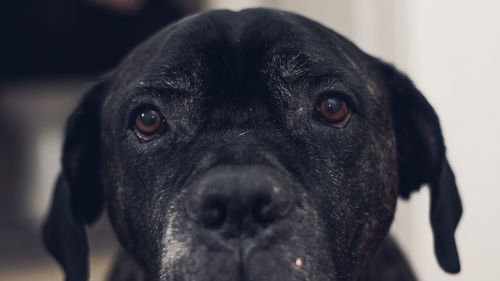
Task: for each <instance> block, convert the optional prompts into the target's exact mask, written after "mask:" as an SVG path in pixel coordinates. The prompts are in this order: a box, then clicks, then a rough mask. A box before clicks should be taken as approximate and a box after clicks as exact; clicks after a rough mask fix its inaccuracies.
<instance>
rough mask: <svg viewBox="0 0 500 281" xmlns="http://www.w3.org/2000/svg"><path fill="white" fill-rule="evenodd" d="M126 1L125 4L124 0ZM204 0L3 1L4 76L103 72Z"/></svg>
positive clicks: (0, 61) (0, 44) (0, 57)
mask: <svg viewBox="0 0 500 281" xmlns="http://www.w3.org/2000/svg"><path fill="white" fill-rule="evenodd" d="M120 1H123V3H121V4H120V3H119V2H120ZM199 2H201V1H198V0H190V1H182V0H45V1H40V0H3V1H1V2H0V38H1V39H0V77H15V76H34V75H44V76H45V75H61V74H63V75H67V74H79V73H92V72H99V71H103V70H106V69H109V68H111V67H112V66H113V65H115V64H116V63H117V62H118V61H119V60H120V59H121V58H122V57H123V56H124V55H125V54H126V53H127V52H128V51H129V50H130V49H131V48H133V47H134V46H135V45H136V44H138V43H139V42H140V41H142V40H144V39H145V38H147V37H148V36H149V35H151V34H152V33H154V32H155V31H156V30H158V29H160V28H161V27H163V26H165V25H166V24H167V23H169V22H172V21H174V20H176V19H178V18H180V17H182V16H184V15H186V14H188V13H190V12H193V11H196V10H198V7H199Z"/></svg>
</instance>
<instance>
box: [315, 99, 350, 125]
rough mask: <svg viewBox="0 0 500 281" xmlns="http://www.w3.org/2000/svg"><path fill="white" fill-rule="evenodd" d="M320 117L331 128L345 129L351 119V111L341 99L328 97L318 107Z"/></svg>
mask: <svg viewBox="0 0 500 281" xmlns="http://www.w3.org/2000/svg"><path fill="white" fill-rule="evenodd" d="M317 111H318V113H319V117H320V118H321V119H322V120H324V121H326V122H327V123H328V124H329V125H330V126H332V127H335V128H343V127H344V126H345V125H346V124H347V122H348V121H349V119H350V118H351V109H350V107H349V106H348V104H347V103H346V101H345V100H344V99H342V98H341V97H335V96H327V97H324V98H322V99H321V100H320V101H319V103H318V106H317Z"/></svg>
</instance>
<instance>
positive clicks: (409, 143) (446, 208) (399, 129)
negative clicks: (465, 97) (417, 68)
mask: <svg viewBox="0 0 500 281" xmlns="http://www.w3.org/2000/svg"><path fill="white" fill-rule="evenodd" d="M382 67H383V74H384V75H385V77H384V78H385V79H387V81H388V84H387V85H388V90H389V91H390V99H391V108H392V114H393V120H394V128H395V132H396V142H397V152H398V165H399V194H400V195H401V196H402V197H404V198H408V197H409V196H410V193H411V192H413V191H415V190H418V189H419V188H420V186H421V185H423V184H428V185H429V187H430V196H431V207H430V208H431V209H430V219H431V226H432V231H433V234H434V252H435V254H436V257H437V260H438V262H439V265H440V266H441V268H443V269H444V270H445V271H447V272H450V273H457V272H459V271H460V261H459V258H458V252H457V247H456V243H455V236H454V234H455V229H456V227H457V224H458V221H459V220H460V217H461V216H462V204H461V202H460V197H459V195H458V189H457V186H456V184H455V176H454V175H453V172H452V170H451V168H450V165H449V164H448V160H447V159H446V154H445V145H444V140H443V136H442V134H441V128H440V126H439V120H438V117H437V115H436V113H435V112H434V109H433V108H432V107H431V105H430V104H429V103H428V102H427V100H426V99H425V98H424V96H423V95H422V94H421V93H420V92H419V91H418V90H417V88H415V86H414V85H413V83H412V82H411V81H410V79H409V78H408V77H407V76H405V75H404V74H402V73H400V72H399V71H397V70H396V69H394V68H393V67H392V66H390V65H386V64H383V66H382Z"/></svg>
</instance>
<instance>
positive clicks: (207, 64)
mask: <svg viewBox="0 0 500 281" xmlns="http://www.w3.org/2000/svg"><path fill="white" fill-rule="evenodd" d="M366 64H367V59H366V57H365V55H364V53H363V52H361V51H360V50H359V49H357V48H356V47H355V46H354V45H353V44H352V43H350V42H349V41H348V40H346V39H344V38H343V37H341V36H340V35H338V34H336V33H335V32H333V31H331V30H329V29H327V28H325V27H324V26H322V25H320V24H318V23H316V22H313V21H311V20H309V19H307V18H304V17H301V16H298V15H296V14H292V13H287V12H282V11H277V10H270V9H248V10H243V11H240V12H232V11H227V10H220V11H211V12H207V13H202V14H199V15H195V16H192V17H188V18H186V19H184V20H181V21H180V22H177V23H175V24H173V25H171V26H169V27H167V28H166V29H164V30H163V31H161V32H159V33H158V34H156V35H155V36H153V37H152V38H151V39H149V40H148V41H146V42H145V43H143V44H142V45H141V46H140V47H138V48H137V49H136V50H135V51H133V52H132V53H131V55H129V56H128V58H127V59H125V60H124V62H123V63H122V64H121V66H120V67H119V68H118V70H117V73H118V77H120V82H121V85H118V87H130V86H135V87H152V88H167V89H172V88H173V89H179V90H186V91H190V90H193V89H200V88H201V87H202V84H203V83H204V82H205V81H206V80H218V82H221V80H224V81H222V83H219V84H218V85H222V84H228V81H229V82H233V83H232V84H238V87H240V86H241V85H244V84H252V81H250V80H251V79H252V78H253V77H255V76H262V75H264V76H267V78H269V79H271V80H272V79H275V80H276V79H278V80H279V79H286V80H287V81H293V80H300V79H301V78H304V77H311V76H315V77H321V76H328V75H330V76H332V75H337V76H342V75H343V76H352V74H353V73H355V74H356V75H358V74H359V73H360V72H366V71H365V69H366ZM243 80H245V81H243ZM268 82H270V83H273V82H276V81H268ZM122 90H123V89H122ZM122 92H123V91H122Z"/></svg>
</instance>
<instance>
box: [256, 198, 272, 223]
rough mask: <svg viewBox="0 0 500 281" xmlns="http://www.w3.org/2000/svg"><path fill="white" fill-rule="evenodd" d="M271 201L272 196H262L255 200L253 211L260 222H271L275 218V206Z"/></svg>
mask: <svg viewBox="0 0 500 281" xmlns="http://www.w3.org/2000/svg"><path fill="white" fill-rule="evenodd" d="M273 207H274V206H273V204H272V202H271V198H269V197H263V196H262V197H260V198H257V199H256V200H255V201H254V204H253V208H252V213H253V216H254V218H255V220H256V221H257V222H259V223H270V222H272V221H273V220H274V219H275V218H274V217H275V216H274V214H273V213H274V210H273V209H274V208H273Z"/></svg>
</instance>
